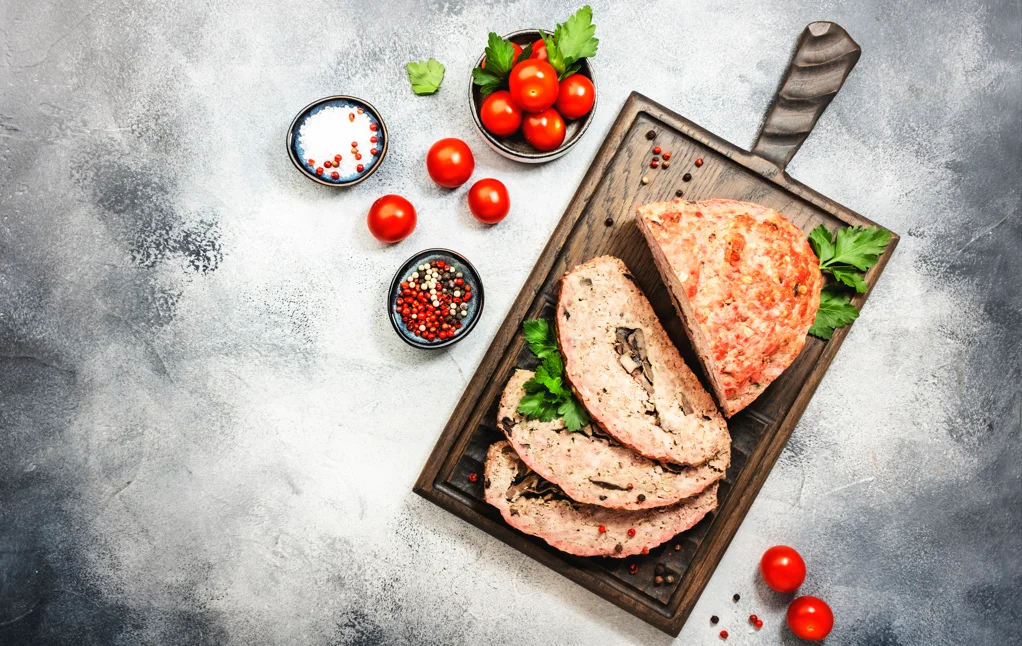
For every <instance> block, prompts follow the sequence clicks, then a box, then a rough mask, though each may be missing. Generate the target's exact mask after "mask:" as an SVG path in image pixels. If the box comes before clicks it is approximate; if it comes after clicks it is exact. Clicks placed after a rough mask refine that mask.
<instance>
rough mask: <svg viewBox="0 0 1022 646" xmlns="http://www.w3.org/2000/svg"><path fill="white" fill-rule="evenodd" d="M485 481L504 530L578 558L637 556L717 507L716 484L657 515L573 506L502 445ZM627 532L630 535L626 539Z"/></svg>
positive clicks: (495, 448) (491, 453) (493, 450)
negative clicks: (516, 531) (508, 528)
mask: <svg viewBox="0 0 1022 646" xmlns="http://www.w3.org/2000/svg"><path fill="white" fill-rule="evenodd" d="M485 476H486V477H485V479H484V481H483V484H484V488H485V494H486V502H488V503H490V504H491V505H493V506H494V507H496V508H497V509H499V510H500V514H501V516H503V517H504V520H505V521H507V523H508V524H509V525H511V526H512V527H514V528H516V529H519V530H521V531H523V532H525V533H526V534H531V535H533V536H538V537H540V538H542V539H543V540H544V541H546V542H547V543H549V544H550V545H552V546H553V547H556V548H557V549H559V550H561V551H563V552H567V553H569V554H575V555H577V556H613V557H618V558H623V557H626V556H631V555H633V554H639V553H641V552H642V550H643V549H644V548H645V549H652V548H654V547H656V546H657V545H660V544H661V543H664V542H666V541H669V540H670V539H671V538H673V537H674V536H676V535H677V534H678V533H680V532H683V531H685V530H687V529H689V528H690V527H692V526H693V525H695V524H696V523H698V522H699V521H700V520H702V518H703V517H704V516H705V515H706V514H708V513H709V512H711V511H713V509H715V508H716V506H717V483H713V484H712V485H710V486H709V487H707V488H706V489H703V491H702V492H701V493H700V494H698V495H696V496H694V497H692V498H686V499H684V500H682V501H680V502H677V503H675V504H673V505H670V506H668V507H657V508H656V509H644V510H639V511H626V510H621V509H607V508H606V507H598V506H596V505H583V504H580V503H577V502H573V501H572V500H569V499H568V498H567V497H566V496H565V495H564V492H562V491H561V490H560V489H559V488H558V487H557V486H556V485H553V484H551V483H549V482H547V481H545V480H543V479H542V478H540V477H539V476H538V475H536V474H535V473H533V472H532V471H531V470H529V468H528V467H527V466H526V465H525V463H524V462H522V461H521V460H520V459H519V458H518V455H517V454H515V450H514V449H513V448H512V447H511V445H510V444H508V443H507V442H503V441H502V442H497V443H495V444H493V445H491V446H490V448H489V450H488V451H487V453H486V472H485ZM601 525H602V526H603V527H604V529H605V531H603V532H601V531H600V526H601ZM630 530H635V531H634V535H632V536H629V535H628V534H629V531H630Z"/></svg>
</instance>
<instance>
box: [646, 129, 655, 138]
mask: <svg viewBox="0 0 1022 646" xmlns="http://www.w3.org/2000/svg"><path fill="white" fill-rule="evenodd" d="M653 137H656V130H650V131H649V132H647V133H646V139H652V138H653Z"/></svg>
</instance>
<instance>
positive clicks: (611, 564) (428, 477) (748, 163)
mask: <svg viewBox="0 0 1022 646" xmlns="http://www.w3.org/2000/svg"><path fill="white" fill-rule="evenodd" d="M649 131H653V132H655V133H656V138H655V139H653V140H649V139H647V138H646V133H647V132H649ZM654 146H660V147H661V148H662V149H663V150H665V151H670V152H671V153H672V157H671V165H670V167H668V168H666V169H665V168H663V167H662V166H661V168H657V169H653V168H650V167H649V161H650V159H651V157H652V148H653V147H654ZM697 158H702V159H703V161H704V163H703V165H702V166H700V167H697V166H696V165H695V163H694V162H695V160H696V159H697ZM686 174H690V175H691V178H690V181H685V180H684V176H685V175H686ZM643 177H648V178H649V180H650V181H649V182H648V183H647V184H643V183H642V181H641V180H642V178H643ZM679 189H680V190H681V191H682V192H683V193H684V197H685V198H687V199H692V200H701V199H710V198H732V199H738V200H746V201H750V202H756V203H759V204H763V205H765V206H768V207H770V208H773V209H776V210H778V211H780V212H781V213H782V214H784V215H785V216H786V217H788V219H790V220H791V221H792V222H794V223H795V224H796V225H797V226H799V227H800V228H802V229H803V230H804V231H806V232H808V231H810V230H811V229H813V228H814V227H816V226H817V225H818V224H820V223H824V224H826V225H827V226H828V227H830V228H831V229H835V228H837V227H839V226H847V225H862V226H870V225H872V224H873V223H872V222H870V221H869V220H867V219H866V218H864V217H862V216H861V215H858V214H857V213H855V212H853V211H851V210H849V209H847V208H845V207H843V206H841V205H839V204H837V203H835V202H833V201H831V200H829V199H827V198H826V197H824V196H822V195H821V194H819V193H817V192H815V191H813V190H812V189H809V188H807V187H805V186H803V185H802V184H800V183H798V182H797V181H795V180H793V179H791V178H790V177H788V175H787V174H786V173H784V172H783V171H782V170H781V169H780V168H779V167H778V166H777V165H775V164H774V163H773V162H770V161H767V160H766V159H763V158H762V157H759V156H757V155H753V154H750V153H748V152H745V151H743V150H741V149H739V148H737V147H736V146H734V145H732V144H730V143H728V142H726V141H724V140H722V139H720V138H719V137H716V136H715V135H713V134H711V133H709V132H707V131H706V130H704V129H702V128H700V127H699V126H697V125H695V124H693V123H692V122H690V121H688V120H686V119H684V118H683V117H681V116H679V115H677V114H675V113H674V112H671V111H670V110H668V109H666V108H664V107H663V106H661V105H659V104H657V103H655V102H653V101H651V100H649V99H647V98H645V97H643V96H641V95H639V94H636V93H632V94H631V95H630V96H629V98H628V100H627V101H626V102H625V105H624V107H623V108H622V110H621V113H620V115H619V116H618V118H617V120H616V122H615V123H614V125H613V126H612V128H611V130H610V132H609V134H608V135H607V138H606V141H605V142H604V144H603V146H602V147H601V148H600V150H599V152H598V153H597V155H596V157H595V159H594V160H593V162H592V164H591V165H590V167H589V170H588V172H587V173H586V176H585V177H584V178H583V180H582V183H581V185H580V186H579V188H578V190H577V191H576V193H575V196H574V197H573V199H572V200H571V203H570V204H569V205H568V208H567V210H566V211H565V213H564V215H563V217H562V218H561V220H560V222H559V223H558V225H557V227H556V229H555V230H554V232H553V234H552V235H551V237H550V241H549V242H548V243H547V246H546V248H545V249H544V251H543V253H542V254H541V256H540V258H539V260H538V261H537V263H536V266H535V267H534V268H533V270H532V273H531V274H530V275H529V278H528V280H527V281H526V283H525V285H524V286H523V287H522V291H521V292H520V293H519V295H518V297H517V299H516V300H515V302H514V304H513V305H512V307H511V309H510V311H509V313H508V315H507V317H506V319H505V320H504V323H503V325H502V326H501V327H500V329H499V330H498V332H497V334H496V336H495V338H494V340H493V343H492V344H491V345H490V347H489V349H488V350H487V352H486V354H485V355H484V357H483V360H482V362H481V363H480V366H479V368H478V370H477V371H476V373H475V375H474V376H473V378H472V380H471V381H470V382H469V384H468V386H467V387H466V389H465V392H464V394H463V395H462V398H461V401H460V402H459V404H458V406H457V407H456V408H455V412H454V414H453V415H452V416H451V419H450V420H449V421H448V423H447V426H446V427H445V428H444V431H443V433H442V434H441V435H440V438H439V440H438V442H437V444H436V446H435V448H434V450H433V453H432V454H431V455H430V458H429V460H428V461H427V463H426V466H425V467H424V469H423V471H422V473H421V474H420V476H419V479H418V480H417V482H416V484H415V491H416V492H417V493H419V494H420V495H422V496H424V497H426V498H427V499H429V500H431V501H433V502H435V503H436V504H438V505H440V506H441V507H444V508H445V509H448V510H450V511H451V512H453V513H455V514H457V515H458V516H460V517H461V518H464V519H465V520H467V521H468V522H470V523H472V524H474V525H476V526H477V527H480V528H481V529H483V530H484V531H486V532H487V533H489V534H491V535H493V536H495V537H497V538H499V539H500V540H502V541H504V542H505V543H507V544H508V545H510V546H512V547H514V548H515V549H517V550H519V551H521V552H523V553H525V554H527V555H529V556H530V557H532V558H534V559H536V560H537V561H539V562H541V563H544V564H546V565H548V566H549V567H551V568H553V569H554V570H555V571H557V572H559V573H561V574H563V575H564V576H566V577H568V578H570V579H572V580H573V581H575V582H577V583H579V584H581V585H583V586H585V587H586V588H587V589H589V590H591V591H593V592H595V593H596V594H598V595H600V596H602V597H604V598H605V599H608V600H610V601H611V602H613V603H615V604H617V605H618V606H620V607H622V608H624V609H626V610H628V611H629V612H631V613H633V614H635V615H636V616H638V617H640V618H642V619H643V620H645V621H647V622H649V623H651V624H653V625H655V626H657V627H658V628H660V629H661V630H664V631H665V632H667V633H669V634H672V635H677V634H678V633H679V632H680V630H681V627H682V625H683V624H684V622H685V619H686V618H687V617H688V614H689V612H691V609H692V607H693V606H694V604H695V602H696V600H697V599H698V598H699V595H700V594H701V593H702V590H703V588H704V587H705V586H706V583H707V582H708V581H709V579H710V576H711V575H712V573H713V571H714V569H715V568H716V566H717V563H718V562H719V561H720V559H721V557H722V556H723V554H724V551H725V550H726V549H727V547H728V545H729V544H730V542H731V539H732V538H733V536H734V534H735V532H736V531H737V530H738V527H739V525H740V524H741V522H742V520H743V519H744V517H745V514H746V513H747V512H748V510H749V507H750V506H751V505H752V502H753V500H754V499H755V497H756V495H757V494H758V493H759V490H760V488H761V487H762V485H763V483H764V481H765V480H766V477H767V475H768V474H769V472H770V469H771V468H772V467H773V465H774V463H775V462H776V460H777V458H778V457H779V455H780V453H781V450H782V449H783V448H784V445H785V443H786V442H787V440H788V438H789V436H790V435H791V432H792V431H793V430H794V428H795V425H796V423H797V422H798V420H799V418H800V417H801V415H802V412H803V411H804V410H805V407H806V405H807V404H808V403H809V399H810V398H811V397H812V395H813V392H814V391H815V390H816V387H817V386H818V385H819V383H820V380H821V379H822V377H823V374H824V373H825V372H826V370H827V366H829V365H830V362H831V361H832V360H833V358H834V356H835V354H836V353H837V350H838V348H839V347H840V345H841V342H842V341H843V340H844V338H845V336H846V335H847V333H848V328H842V329H840V330H838V331H837V332H836V333H835V334H834V337H833V338H832V339H831V340H830V341H822V340H820V339H817V338H815V337H810V338H809V339H808V341H807V343H806V347H805V349H804V350H803V351H802V354H801V355H799V357H798V359H797V360H796V361H795V362H794V363H793V364H792V365H791V366H790V367H789V368H788V369H787V370H786V371H785V372H784V373H783V374H782V375H781V377H780V378H779V379H778V380H777V381H775V382H774V383H773V384H772V385H771V386H770V387H769V388H768V389H767V390H766V391H765V392H764V394H763V395H762V396H760V398H759V399H757V400H756V401H755V402H753V404H752V405H751V406H749V408H747V409H745V410H744V411H742V412H741V413H739V414H738V415H736V416H735V417H733V418H732V419H731V420H729V421H728V429H729V431H730V433H731V436H732V463H731V467H730V468H729V469H728V471H727V476H726V477H725V479H724V480H723V482H722V483H721V486H720V491H719V499H720V505H719V507H718V509H717V511H716V512H714V513H713V514H711V515H710V516H708V517H707V518H706V519H704V520H703V521H702V522H701V523H699V524H698V525H696V526H695V527H694V528H693V529H691V530H689V531H688V532H685V533H683V534H681V535H679V536H678V537H677V538H676V539H675V540H673V541H671V542H669V543H667V544H665V545H663V546H661V547H659V548H657V549H655V550H652V551H651V552H650V554H649V555H646V556H639V557H632V558H628V559H609V558H578V557H572V556H569V555H566V554H563V553H560V552H558V551H556V550H554V549H553V548H551V547H549V546H548V545H547V544H546V543H544V542H543V541H542V540H540V539H537V538H534V537H531V536H526V535H524V534H521V533H519V532H517V531H516V530H514V529H512V528H510V527H509V526H508V525H506V524H505V523H504V522H503V520H502V519H501V517H500V514H499V513H498V512H497V510H496V509H494V508H492V507H490V506H489V505H487V504H486V503H485V502H484V501H483V483H482V479H481V478H480V479H479V480H478V481H477V482H475V483H473V482H470V480H469V478H468V475H469V474H470V473H481V472H482V465H483V460H484V459H485V454H486V449H487V448H488V447H489V445H490V444H492V443H493V442H496V441H498V440H500V439H503V436H502V434H501V433H500V431H499V430H498V428H497V420H496V408H497V403H498V401H499V398H500V393H501V391H502V389H503V387H504V384H505V383H506V382H507V380H508V378H509V377H510V376H511V374H512V372H513V371H514V370H515V369H516V368H519V367H520V368H529V369H534V368H535V366H536V362H535V361H534V359H533V358H532V356H531V353H530V352H529V351H528V348H527V347H526V345H525V343H524V340H523V338H522V335H521V334H520V330H521V325H522V321H524V320H526V319H531V318H537V317H541V316H548V317H549V316H552V315H553V311H554V304H555V303H556V300H557V287H558V284H559V280H560V277H561V276H562V275H563V274H564V273H565V272H566V271H567V270H569V269H571V268H572V267H574V266H575V265H578V264H580V263H582V262H584V261H586V260H589V259H590V258H592V257H594V256H597V255H602V254H611V255H615V256H618V257H620V258H621V259H622V260H624V261H625V263H626V264H627V265H628V267H629V268H630V270H631V271H632V274H633V275H634V276H635V279H636V282H637V283H638V285H639V286H640V287H641V288H642V289H643V291H644V292H645V293H646V295H647V296H648V297H649V300H650V303H651V304H652V305H653V309H654V311H655V312H656V314H657V316H658V317H659V318H660V320H661V322H662V323H663V324H664V327H665V329H666V330H667V332H668V335H669V336H670V337H671V340H672V341H673V342H674V343H675V344H676V345H677V346H678V348H679V350H681V352H682V355H683V356H685V359H686V361H687V362H688V363H689V365H690V366H691V367H692V368H693V369H694V370H697V371H698V369H699V364H698V362H697V361H695V358H694V354H693V353H692V349H691V347H690V345H689V342H688V340H687V338H686V336H685V334H684V332H683V330H682V327H681V322H680V320H679V319H678V316H677V314H676V312H675V309H674V307H673V305H672V303H671V299H670V295H669V294H668V292H667V289H666V287H665V286H664V284H663V282H662V281H661V280H660V277H659V274H658V272H657V270H656V266H655V265H654V262H653V258H652V255H651V253H650V251H649V249H648V247H647V246H646V243H645V241H644V240H643V238H642V234H641V233H640V232H639V230H638V227H637V226H636V224H635V216H634V209H635V206H637V205H639V204H644V203H646V202H653V201H659V200H666V199H671V198H673V197H675V194H676V191H678V190H679ZM897 243H898V236H896V235H893V234H892V238H891V243H890V245H889V246H888V248H887V251H886V252H885V253H884V254H883V256H881V258H880V261H879V262H878V263H877V265H876V266H875V267H873V269H871V270H870V271H869V273H868V274H867V275H866V281H867V284H868V285H869V288H870V289H872V287H873V285H874V284H875V283H876V280H877V278H878V276H879V275H880V273H881V272H882V271H883V268H884V266H885V265H886V263H887V261H888V259H889V258H890V256H891V254H892V253H893V251H894V248H895V246H896V245H897ZM868 295H869V292H868V291H867V293H866V294H861V295H858V296H857V297H856V298H855V299H853V302H854V303H855V304H856V306H859V307H861V306H862V304H863V303H864V302H865V300H866V298H867V296H868ZM704 383H705V379H704ZM676 546H677V549H676V548H675V547H676ZM632 563H635V564H637V565H638V566H639V570H638V573H637V574H635V575H632V574H630V573H629V571H628V567H629V565H630V564H632ZM656 565H662V566H663V567H664V568H665V570H666V573H670V574H673V575H674V576H675V578H676V581H675V583H674V584H673V585H660V586H657V585H655V584H654V568H655V566H656Z"/></svg>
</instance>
